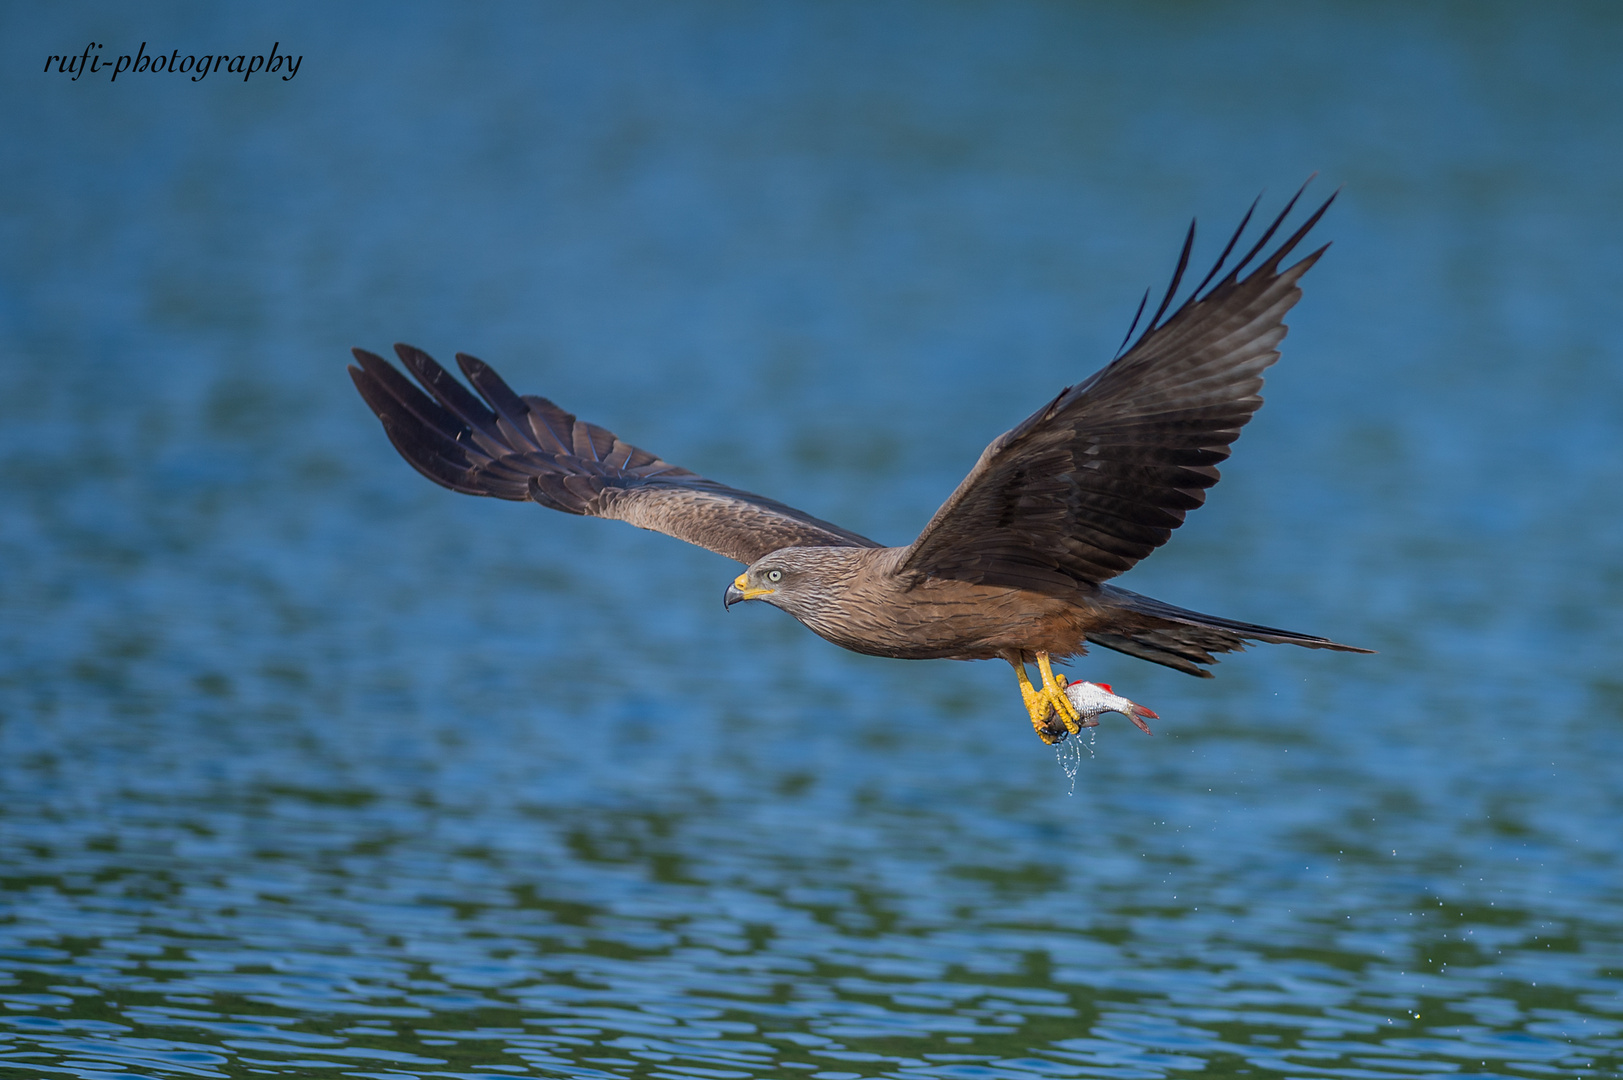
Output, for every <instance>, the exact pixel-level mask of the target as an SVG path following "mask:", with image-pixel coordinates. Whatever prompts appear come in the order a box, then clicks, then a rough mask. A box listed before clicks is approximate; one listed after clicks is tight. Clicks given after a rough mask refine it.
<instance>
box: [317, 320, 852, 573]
mask: <svg viewBox="0 0 1623 1080" xmlns="http://www.w3.org/2000/svg"><path fill="white" fill-rule="evenodd" d="M354 352H355V359H356V360H357V361H358V362H359V364H360V366H359V367H355V366H351V367H350V369H349V373H350V377H351V378H353V379H354V380H355V387H356V389H358V390H359V391H360V392H361V397H363V398H365V399H366V403H367V404H368V405H370V406H371V407H372V411H373V412H374V413H376V414H377V417H378V419H379V420H380V421H382V422H383V430H384V431H385V432H387V433H388V436H389V441H390V442H392V443H394V446H395V449H396V450H398V451H400V456H401V457H404V458H405V459H406V460H407V461H409V462H410V463H411V464H412V465H413V466H414V467H415V468H416V469H417V471H418V472H420V473H422V474H423V475H424V476H426V477H428V478H429V479H430V480H432V481H434V482H435V483H437V484H441V485H443V486H445V487H448V488H450V489H452V490H453V491H461V492H466V493H467V494H469V495H489V496H493V497H495V498H498V499H513V500H524V499H529V500H533V501H535V502H538V503H540V504H541V505H542V506H547V507H551V508H552V509H554V510H562V511H564V512H565V513H570V514H584V515H586V516H588V517H603V518H613V519H616V520H619V521H628V522H630V523H631V524H633V525H636V526H639V527H640V528H644V529H652V530H654V531H655V532H662V533H665V534H667V535H669V536H674V537H676V538H677V539H679V540H686V541H687V542H688V543H690V544H697V545H699V546H700V547H703V548H708V549H709V550H711V551H714V552H716V553H718V554H721V555H726V556H728V557H729V558H733V559H737V560H738V561H739V562H742V563H752V562H754V561H755V560H756V559H758V558H760V557H761V556H762V555H765V554H767V553H768V552H772V551H777V550H778V549H779V548H785V547H866V548H875V547H879V546H881V545H879V544H877V543H875V542H874V541H872V540H869V539H868V538H867V537H865V536H860V535H858V534H857V533H854V532H851V531H850V530H848V529H842V528H840V527H839V526H838V525H834V524H832V523H830V522H827V521H823V520H821V519H819V518H815V517H812V516H811V515H810V514H807V513H803V512H802V511H799V510H796V509H795V508H794V507H792V506H786V505H784V504H783V503H780V502H778V501H776V500H774V499H768V498H766V497H765V496H762V495H755V494H752V493H751V492H748V491H739V490H738V489H737V488H731V487H728V486H726V485H725V484H718V483H716V482H715V481H714V480H706V479H705V478H704V477H702V476H700V475H698V474H697V473H695V472H691V471H689V470H687V469H683V468H679V467H677V466H675V465H672V464H670V463H669V462H665V461H661V460H660V459H659V458H658V457H656V456H655V455H653V454H650V453H649V452H648V451H646V450H641V449H638V448H637V447H635V446H632V445H631V444H630V443H626V442H622V441H621V440H620V439H619V438H617V437H616V436H615V434H614V433H613V432H612V431H606V430H605V429H603V428H600V427H598V426H597V425H596V424H589V423H587V422H586V421H584V420H577V419H576V418H575V417H574V416H573V415H571V414H570V413H567V412H565V411H564V410H563V409H560V408H559V407H558V406H556V405H554V404H553V403H552V402H550V401H548V400H547V399H546V398H542V397H535V396H532V395H528V394H527V395H524V396H523V397H520V396H519V395H518V394H515V393H514V392H513V391H512V389H511V388H509V387H508V385H507V384H506V383H505V382H503V381H502V380H501V378H500V377H499V376H498V375H497V374H496V373H495V371H493V370H491V368H490V366H489V365H487V364H485V363H484V362H483V361H480V360H477V359H475V358H474V357H471V356H467V355H464V354H461V353H458V354H457V358H456V359H457V364H458V366H460V367H461V368H462V374H463V375H465V376H466V377H467V379H468V381H469V382H470V383H472V384H473V387H474V389H476V390H478V391H479V395H480V396H478V397H476V396H475V395H474V394H472V393H470V392H469V391H468V389H467V388H466V387H464V386H463V385H462V384H461V383H459V382H457V380H456V379H455V378H453V377H452V376H451V374H450V373H449V372H447V371H446V370H445V369H444V368H442V367H440V365H439V364H437V363H435V362H434V360H433V359H432V358H431V357H430V356H429V355H428V354H427V353H425V352H423V351H422V350H421V349H414V348H412V347H411V346H409V345H396V346H395V354H396V355H398V356H399V357H400V362H401V363H402V364H404V365H405V367H406V369H407V370H408V371H410V372H411V373H412V375H414V376H415V377H416V379H417V381H418V382H419V383H421V384H422V385H423V387H424V388H425V389H426V390H427V391H428V393H426V394H425V393H424V392H423V390H420V389H418V388H417V387H416V386H414V385H413V384H412V382H411V380H409V379H407V378H406V377H405V376H404V375H402V374H401V373H400V372H399V371H398V370H396V369H395V367H394V365H393V364H390V363H389V362H388V361H387V360H385V359H383V358H382V357H381V356H377V355H375V354H373V353H369V352H366V351H365V350H364V349H356V350H354ZM430 395H432V396H430ZM481 398H482V400H481Z"/></svg>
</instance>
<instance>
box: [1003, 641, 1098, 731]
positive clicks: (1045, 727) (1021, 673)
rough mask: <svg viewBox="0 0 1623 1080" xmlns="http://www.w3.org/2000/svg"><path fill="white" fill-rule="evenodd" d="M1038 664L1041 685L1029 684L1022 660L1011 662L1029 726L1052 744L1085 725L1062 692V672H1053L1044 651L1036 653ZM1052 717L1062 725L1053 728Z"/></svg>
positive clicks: (1074, 707) (1063, 690)
mask: <svg viewBox="0 0 1623 1080" xmlns="http://www.w3.org/2000/svg"><path fill="white" fill-rule="evenodd" d="M1037 667H1038V670H1040V671H1041V672H1042V677H1043V681H1042V685H1041V686H1033V685H1031V678H1030V676H1028V675H1027V674H1026V667H1025V665H1024V664H1014V671H1015V676H1016V677H1017V678H1018V679H1019V680H1020V697H1021V699H1022V700H1023V701H1024V702H1025V706H1026V713H1027V714H1028V715H1029V716H1030V717H1031V726H1032V728H1033V729H1034V730H1035V731H1036V732H1037V737H1038V738H1040V739H1042V741H1043V742H1045V743H1047V744H1048V745H1049V746H1053V745H1054V744H1055V743H1058V742H1063V741H1064V740H1065V738H1066V736H1067V735H1079V734H1081V732H1082V728H1083V726H1084V725H1083V723H1082V716H1081V714H1080V713H1079V712H1077V710H1076V706H1075V705H1073V704H1071V699H1070V698H1069V697H1067V696H1066V694H1065V683H1064V682H1063V679H1064V676H1056V675H1055V674H1054V671H1053V669H1052V668H1051V667H1050V666H1049V661H1048V654H1047V653H1038V654H1037ZM1051 717H1053V718H1057V719H1058V720H1059V721H1060V723H1061V724H1063V725H1064V726H1063V727H1059V728H1057V730H1056V728H1055V727H1054V726H1051V724H1050V718H1051ZM1087 726H1093V725H1087Z"/></svg>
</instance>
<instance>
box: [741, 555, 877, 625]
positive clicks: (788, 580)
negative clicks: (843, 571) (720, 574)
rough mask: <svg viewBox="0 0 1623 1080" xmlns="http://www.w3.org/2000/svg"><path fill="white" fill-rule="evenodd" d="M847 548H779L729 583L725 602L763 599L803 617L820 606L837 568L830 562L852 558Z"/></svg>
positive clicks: (757, 560)
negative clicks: (820, 601)
mask: <svg viewBox="0 0 1623 1080" xmlns="http://www.w3.org/2000/svg"><path fill="white" fill-rule="evenodd" d="M850 550H851V549H845V548H780V549H779V550H777V551H774V552H772V553H770V554H767V555H763V556H761V557H760V558H759V559H756V560H755V562H753V563H752V564H750V568H749V569H748V570H745V571H744V572H743V573H742V574H739V575H738V576H737V577H736V578H734V579H733V583H732V584H731V585H729V586H727V593H726V595H725V596H724V597H723V598H722V603H723V604H724V605H725V606H727V607H732V606H733V605H734V604H736V603H738V602H739V601H740V600H764V601H766V602H767V603H769V604H771V605H772V606H773V607H776V608H782V609H783V610H784V611H787V612H789V613H790V614H791V615H794V616H796V617H800V616H802V615H804V614H806V613H807V612H808V611H809V610H811V609H814V608H816V607H817V606H818V600H819V597H820V596H822V594H823V593H824V592H825V591H826V587H827V586H828V585H829V584H830V580H831V578H832V577H834V576H836V575H837V574H838V568H837V567H836V566H835V565H829V564H835V563H839V564H844V563H846V562H848V561H849V558H848V555H847V552H848V551H850Z"/></svg>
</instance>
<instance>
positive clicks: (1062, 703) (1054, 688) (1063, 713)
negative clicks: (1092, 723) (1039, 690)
mask: <svg viewBox="0 0 1623 1080" xmlns="http://www.w3.org/2000/svg"><path fill="white" fill-rule="evenodd" d="M1037 670H1038V671H1040V672H1042V673H1043V692H1044V693H1046V694H1047V695H1048V698H1049V700H1050V701H1052V702H1053V703H1054V711H1055V712H1057V713H1059V718H1060V719H1061V720H1063V721H1065V730H1066V731H1069V732H1070V733H1071V734H1072V735H1080V734H1082V725H1081V724H1079V723H1078V721H1079V720H1081V719H1082V714H1081V713H1079V712H1077V711H1076V706H1075V705H1072V704H1071V699H1070V698H1069V697H1066V696H1065V684H1064V683H1062V682H1060V681H1059V679H1058V678H1057V677H1055V675H1054V669H1053V668H1051V667H1049V666H1048V654H1047V653H1045V652H1040V653H1038V654H1037Z"/></svg>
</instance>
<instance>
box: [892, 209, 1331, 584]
mask: <svg viewBox="0 0 1623 1080" xmlns="http://www.w3.org/2000/svg"><path fill="white" fill-rule="evenodd" d="M1300 195H1301V193H1300V192H1298V193H1297V198H1299V197H1300ZM1334 199H1335V196H1334V195H1332V196H1331V197H1330V199H1329V200H1327V201H1326V202H1325V203H1324V205H1323V206H1321V207H1319V209H1318V210H1317V211H1316V212H1315V213H1314V214H1313V215H1312V216H1311V217H1310V218H1309V219H1308V220H1307V222H1306V223H1305V224H1304V225H1302V227H1301V228H1299V229H1297V230H1296V232H1295V233H1294V234H1292V235H1291V236H1290V238H1289V239H1287V240H1285V241H1284V242H1283V243H1282V244H1280V245H1279V247H1278V248H1276V249H1275V250H1274V251H1273V253H1272V254H1271V255H1269V256H1268V257H1267V258H1266V259H1264V260H1263V262H1262V263H1261V264H1259V265H1258V266H1257V267H1256V268H1255V269H1253V270H1252V271H1251V272H1250V273H1249V274H1247V275H1246V276H1245V277H1244V278H1241V277H1240V276H1239V275H1240V271H1241V269H1242V268H1243V267H1244V266H1245V265H1246V264H1247V263H1249V262H1250V261H1251V259H1253V258H1254V257H1255V256H1256V255H1257V253H1258V252H1259V251H1261V250H1262V249H1263V247H1264V246H1265V245H1266V244H1267V243H1268V241H1269V240H1270V239H1271V238H1272V237H1273V235H1274V233H1275V232H1276V231H1277V230H1278V228H1279V226H1280V225H1281V224H1282V223H1283V222H1284V220H1285V216H1286V215H1287V214H1289V213H1290V210H1291V207H1292V206H1294V205H1295V203H1296V198H1292V199H1291V201H1290V203H1289V204H1287V205H1286V207H1285V210H1284V211H1283V212H1282V213H1281V214H1280V215H1279V217H1278V218H1277V219H1275V221H1274V222H1273V224H1272V225H1271V226H1270V227H1269V228H1268V230H1267V231H1266V232H1265V233H1264V234H1263V236H1262V239H1261V240H1259V241H1257V243H1256V245H1255V246H1254V247H1252V249H1251V251H1250V253H1249V254H1247V255H1246V256H1245V258H1243V259H1241V260H1240V261H1239V263H1237V264H1235V266H1234V267H1233V269H1231V270H1230V271H1229V272H1228V273H1227V274H1225V275H1224V276H1223V277H1222V278H1221V279H1220V280H1219V281H1218V282H1217V284H1215V285H1212V287H1211V288H1210V289H1209V290H1206V286H1207V285H1208V284H1209V283H1210V282H1211V281H1212V279H1213V278H1216V277H1217V275H1218V273H1219V272H1220V271H1221V270H1222V267H1223V264H1224V262H1225V261H1226V260H1227V258H1228V256H1229V254H1230V253H1231V252H1232V251H1233V250H1234V245H1235V243H1236V242H1237V241H1238V240H1239V238H1240V235H1241V233H1243V232H1244V231H1245V226H1246V224H1247V223H1248V222H1249V221H1250V218H1251V214H1250V213H1249V212H1248V213H1247V214H1246V217H1245V220H1244V221H1242V222H1241V223H1240V229H1239V230H1238V231H1237V232H1236V233H1235V234H1234V238H1233V239H1231V240H1230V241H1229V243H1228V247H1227V248H1225V249H1224V251H1223V254H1222V256H1221V257H1220V258H1219V259H1218V261H1217V265H1216V266H1214V267H1213V268H1212V271H1211V273H1210V274H1208V275H1207V276H1206V280H1205V281H1203V282H1201V284H1200V285H1199V286H1197V287H1196V288H1195V290H1194V291H1193V292H1192V293H1190V295H1189V297H1188V299H1186V300H1185V301H1184V303H1183V304H1182V305H1181V306H1179V307H1178V308H1177V309H1176V310H1175V311H1174V312H1173V314H1172V315H1171V316H1170V317H1169V318H1168V319H1167V320H1166V321H1165V322H1161V321H1160V319H1161V315H1162V314H1163V313H1164V312H1165V311H1166V309H1167V307H1168V305H1169V303H1170V302H1171V300H1172V297H1173V295H1174V294H1175V293H1176V292H1177V289H1178V283H1179V281H1180V280H1181V279H1182V276H1183V272H1184V270H1185V269H1186V267H1187V266H1188V261H1189V251H1190V248H1191V246H1192V244H1193V241H1194V235H1195V232H1194V226H1193V225H1191V226H1190V229H1189V236H1188V239H1186V240H1185V241H1184V247H1183V254H1182V256H1181V258H1180V259H1179V261H1178V269H1177V272H1176V273H1175V274H1174V275H1173V278H1172V284H1171V286H1170V287H1169V288H1168V289H1167V294H1166V299H1164V300H1162V302H1161V307H1160V310H1158V311H1157V312H1156V313H1155V315H1154V316H1153V317H1152V318H1151V319H1150V322H1149V325H1148V327H1147V329H1146V330H1145V331H1144V333H1143V335H1142V336H1141V337H1140V338H1139V339H1138V341H1137V342H1136V343H1135V344H1134V345H1133V347H1132V349H1130V350H1129V351H1128V352H1127V353H1126V354H1125V355H1124V356H1122V357H1120V358H1119V359H1117V360H1115V361H1113V362H1112V363H1110V364H1109V365H1108V366H1106V367H1105V368H1103V369H1101V370H1100V371H1098V372H1096V373H1095V374H1094V375H1093V376H1091V377H1090V378H1088V379H1087V380H1085V381H1083V382H1082V383H1079V384H1078V385H1076V386H1074V387H1067V388H1066V389H1065V390H1063V391H1061V392H1060V394H1059V396H1058V397H1056V398H1055V399H1054V400H1053V401H1051V402H1049V403H1048V404H1047V405H1046V406H1044V407H1043V408H1041V409H1039V410H1038V411H1037V412H1035V413H1033V414H1032V415H1031V416H1030V417H1028V418H1027V419H1026V420H1025V421H1023V422H1022V423H1021V424H1019V425H1018V426H1017V427H1015V428H1013V429H1012V430H1010V431H1008V432H1005V433H1004V434H1003V435H1001V436H999V437H998V438H997V439H995V440H993V442H992V444H991V445H990V446H988V447H987V448H986V450H985V452H984V453H983V454H982V455H981V458H980V461H979V462H977V463H976V465H975V467H974V469H972V470H971V471H970V473H969V475H968V476H967V477H965V478H964V480H963V482H962V483H960V484H959V485H958V489H957V490H956V491H954V492H953V493H952V495H951V497H949V498H948V499H947V501H946V503H944V504H943V505H942V507H941V509H940V510H938V511H936V514H935V517H933V518H932V519H931V520H930V523H929V524H928V525H926V526H925V528H924V531H923V532H922V533H920V534H919V538H918V539H917V540H916V541H914V542H913V545H912V548H911V550H910V552H909V554H908V555H907V556H906V558H905V559H904V560H903V563H902V566H901V568H900V572H901V573H903V574H908V573H912V574H921V575H925V576H930V577H942V578H951V579H956V580H960V581H972V582H979V583H984V584H988V585H1008V586H1014V587H1017V588H1028V589H1032V590H1034V591H1038V592H1046V593H1058V594H1064V593H1065V592H1068V591H1070V590H1073V589H1074V588H1075V587H1076V583H1077V582H1101V581H1105V580H1106V579H1108V578H1112V577H1115V576H1116V575H1117V574H1120V573H1123V572H1124V571H1126V570H1128V569H1130V568H1131V567H1132V566H1133V565H1134V564H1135V563H1137V562H1138V561H1139V560H1140V559H1142V558H1144V557H1145V556H1146V555H1148V554H1149V553H1150V552H1152V551H1154V550H1155V549H1156V548H1158V547H1160V546H1161V545H1162V544H1164V543H1166V541H1167V540H1168V538H1169V537H1171V535H1172V530H1173V529H1175V528H1177V527H1178V526H1179V525H1180V524H1182V523H1183V519H1184V515H1185V514H1187V513H1188V512H1189V511H1190V510H1193V509H1194V508H1195V507H1197V506H1199V505H1201V503H1203V502H1205V500H1206V489H1207V488H1209V487H1211V486H1212V485H1213V484H1215V483H1217V480H1218V472H1217V469H1216V465H1217V463H1218V462H1220V461H1222V460H1223V459H1224V458H1226V457H1228V456H1229V444H1231V443H1232V442H1233V441H1234V440H1235V439H1236V438H1238V437H1239V434H1240V429H1241V428H1242V427H1243V426H1245V424H1246V422H1247V421H1249V420H1250V419H1251V416H1252V414H1253V413H1255V412H1256V411H1257V409H1258V408H1260V407H1261V405H1262V398H1261V397H1260V396H1259V395H1258V391H1259V390H1261V388H1262V372H1263V370H1264V369H1266V368H1267V367H1269V366H1270V365H1271V364H1273V362H1274V361H1275V360H1277V359H1279V352H1278V345H1279V342H1280V340H1281V339H1283V338H1284V336H1285V324H1284V317H1285V313H1286V312H1287V311H1289V310H1290V308H1291V307H1292V306H1293V305H1294V304H1295V303H1296V301H1297V300H1298V299H1300V297H1301V295H1302V293H1301V289H1299V288H1298V287H1297V281H1298V280H1299V279H1300V278H1301V276H1302V275H1303V274H1305V273H1307V271H1308V269H1309V268H1310V267H1312V265H1313V264H1314V263H1315V262H1316V261H1318V258H1319V256H1320V255H1321V254H1323V252H1324V248H1322V247H1321V248H1320V249H1318V250H1317V251H1314V252H1313V253H1312V254H1310V255H1308V256H1307V257H1306V258H1304V259H1302V260H1301V261H1299V262H1297V263H1296V264H1295V265H1293V266H1290V267H1288V268H1286V269H1283V270H1281V269H1280V263H1281V262H1282V261H1283V260H1284V258H1285V256H1286V255H1288V254H1289V253H1290V252H1291V251H1292V250H1293V249H1294V248H1295V247H1296V245H1297V244H1299V243H1300V242H1301V240H1302V238H1303V237H1304V236H1306V235H1307V232H1308V230H1309V229H1311V228H1312V227H1313V225H1314V224H1315V223H1316V222H1317V221H1318V220H1319V217H1320V216H1321V215H1322V214H1323V213H1324V212H1325V210H1326V209H1328V208H1329V206H1330V202H1332V201H1334ZM1253 209H1255V206H1254V205H1253ZM1326 246H1328V245H1326ZM1203 290H1205V291H1203ZM1139 313H1140V315H1142V314H1143V306H1142V305H1140V308H1139ZM1134 323H1135V325H1136V323H1137V319H1135V320H1134ZM1128 336H1129V338H1131V336H1132V331H1131V330H1129V331H1128Z"/></svg>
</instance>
